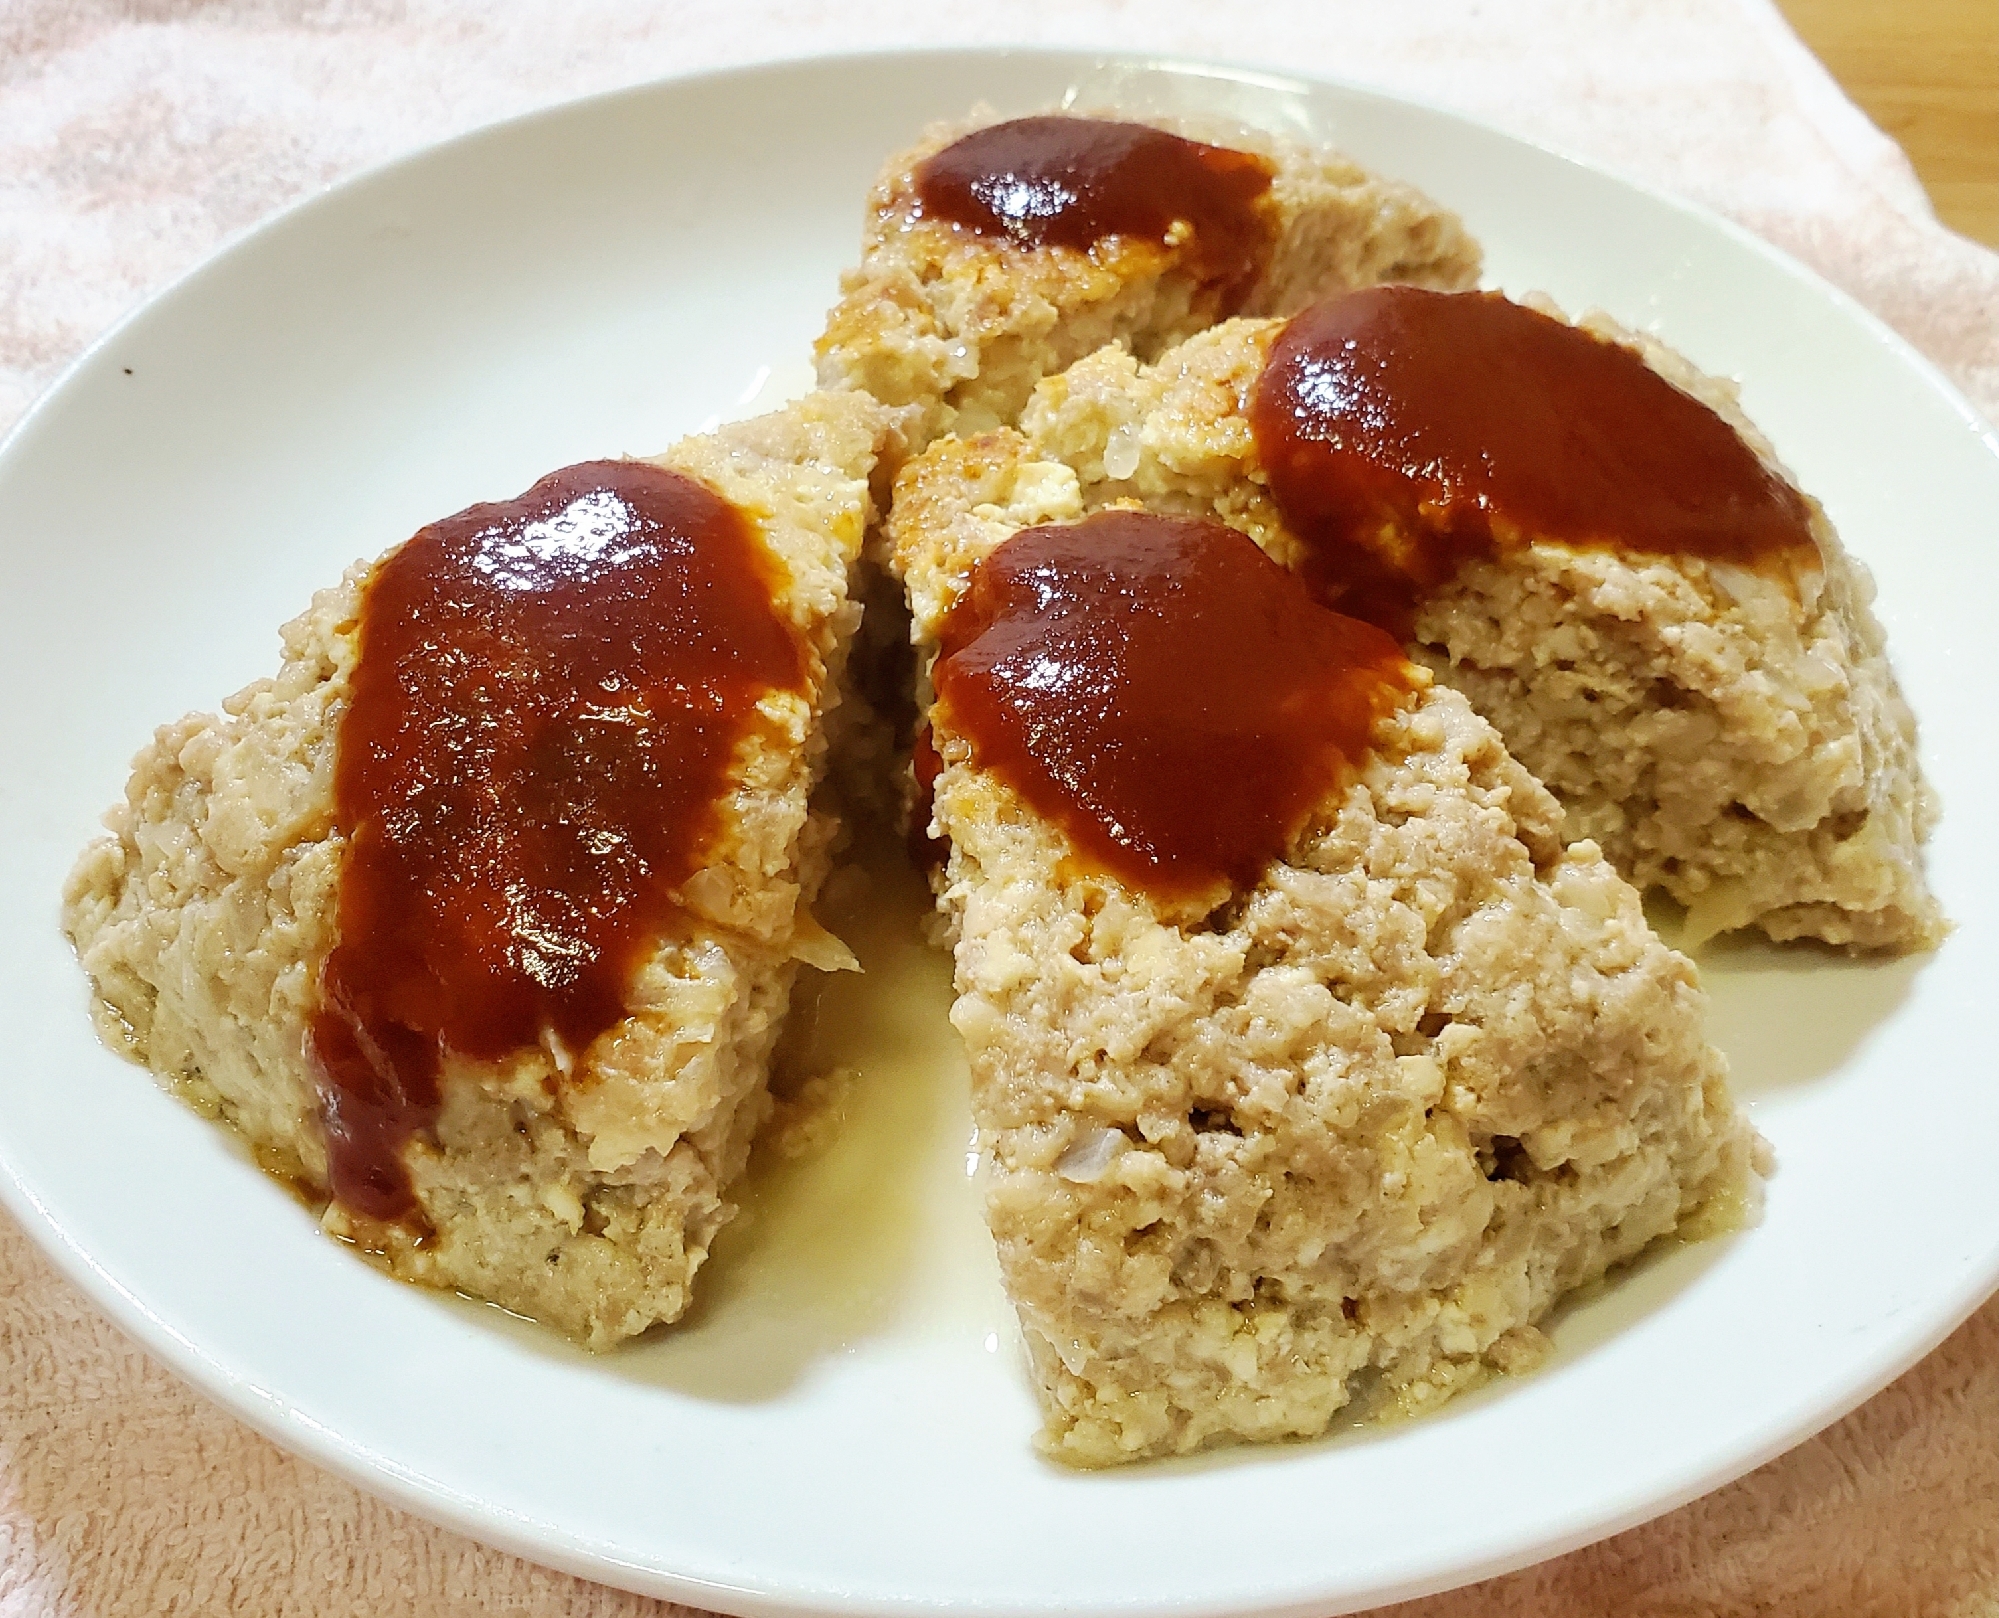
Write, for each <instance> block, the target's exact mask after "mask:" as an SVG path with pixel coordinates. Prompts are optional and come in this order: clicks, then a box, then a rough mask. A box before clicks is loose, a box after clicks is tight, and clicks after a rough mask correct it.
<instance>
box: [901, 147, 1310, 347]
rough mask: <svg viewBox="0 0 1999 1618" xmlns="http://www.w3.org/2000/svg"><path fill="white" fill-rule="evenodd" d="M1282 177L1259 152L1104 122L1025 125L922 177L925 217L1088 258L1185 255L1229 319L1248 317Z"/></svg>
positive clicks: (946, 158) (925, 170)
mask: <svg viewBox="0 0 1999 1618" xmlns="http://www.w3.org/2000/svg"><path fill="white" fill-rule="evenodd" d="M1272 173H1273V170H1272V168H1271V165H1270V163H1269V162H1268V160H1266V159H1264V158H1261V157H1258V156H1257V155H1256V154H1255V153H1253V152H1238V151H1234V150H1232V149H1230V148H1228V147H1225V146H1209V145H1206V144H1204V143H1202V142H1200V141H1192V140H1186V139H1183V138H1182V137H1181V136H1179V135H1170V134H1168V133H1167V132H1166V131H1165V130H1163V129H1152V128H1149V127H1148V126H1146V125H1144V124H1127V123H1116V122H1112V121H1110V120H1108V119H1102V118H1060V117H1039V118H1016V119H1014V120H1013V121H1012V122H1010V123H1003V124H993V125H991V126H989V127H988V128H985V129H980V130H975V131H973V132H972V133H971V134H969V135H966V136H964V137H963V138H962V139H960V140H957V141H954V142H953V143H952V144H951V145H949V146H947V147H945V148H944V149H943V150H942V151H940V152H938V153H936V154H935V155H934V156H931V157H929V158H926V159H925V160H924V161H923V162H922V163H921V164H919V165H918V166H917V170H916V193H915V201H916V210H917V212H918V213H919V214H920V215H921V216H922V217H923V218H926V219H942V220H946V221H949V222H950V223H952V224H954V225H958V226H960V227H962V228H963V229H966V230H969V231H971V232H973V233H974V234H976V235H980V236H992V237H1004V238H1006V239H1008V240H1010V241H1013V242H1015V243H1017V244H1019V245H1020V246H1022V247H1069V248H1074V249H1076V250H1078V251H1080V252H1087V251H1089V250H1090V249H1091V248H1092V247H1094V246H1096V245H1097V244H1098V243H1099V242H1102V241H1106V240H1108V239H1109V238H1111V237H1120V238H1123V239H1126V240H1130V241H1141V242H1150V243H1153V244H1155V245H1158V246H1161V247H1173V248H1176V249H1178V250H1179V251H1180V253H1181V254H1182V256H1183V261H1184V262H1186V263H1187V264H1188V265H1190V266H1191V268H1192V269H1193V272H1194V274H1195V275H1196V276H1197V277H1198V278H1199V279H1200V280H1201V281H1203V282H1206V283H1209V284H1212V285H1214V286H1217V287H1218V288H1219V289H1220V291H1221V296H1222V301H1223V305H1224V307H1225V309H1226V310H1227V311H1228V312H1230V313H1233V312H1234V310H1235V309H1236V308H1238V307H1240V304H1241V301H1242V299H1243V297H1244V296H1245V295H1247V293H1248V291H1249V288H1250V286H1251V284H1252V283H1253V282H1254V281H1255V280H1256V277H1257V275H1258V274H1259V273H1260V272H1261V271H1262V268H1263V265H1264V263H1265V261H1266V260H1267V259H1268V257H1269V254H1270V248H1271V243H1272V240H1273V218H1272V213H1271V210H1270V208H1269V206H1268V205H1267V202H1266V198H1267V196H1268V194H1269V191H1270V184H1271V178H1272Z"/></svg>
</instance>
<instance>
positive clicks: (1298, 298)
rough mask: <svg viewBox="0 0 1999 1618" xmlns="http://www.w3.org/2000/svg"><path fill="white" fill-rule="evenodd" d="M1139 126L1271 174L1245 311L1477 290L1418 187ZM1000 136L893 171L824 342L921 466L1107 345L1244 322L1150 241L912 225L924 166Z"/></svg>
mask: <svg viewBox="0 0 1999 1618" xmlns="http://www.w3.org/2000/svg"><path fill="white" fill-rule="evenodd" d="M1144 121H1145V122H1149V123H1154V124H1156V125H1157V126H1158V127H1160V128H1166V129H1170V130H1172V131H1174V132H1176V133H1179V134H1183V135H1185V136H1187V137H1189V138H1192V139H1197V140H1203V141H1206V142H1208V143H1209V144H1214V145H1226V146H1230V147H1234V148H1236V149H1238V150H1243V151H1251V152H1255V153H1258V154H1260V155H1262V156H1264V157H1266V158H1268V159H1269V160H1270V161H1271V162H1272V163H1273V164H1274V165H1275V170H1276V173H1275V179H1274V181H1273V184H1272V187H1271V192H1270V200H1271V203H1272V206H1273V207H1274V210H1275V215H1276V240H1275V245H1274V248H1273V250H1272V252H1271V255H1270V258H1269V261H1268V264H1267V266H1266V267H1265V269H1264V271H1263V274H1262V275H1261V276H1260V277H1259V279H1258V280H1257V282H1256V283H1255V285H1254V286H1253V287H1252V288H1251V289H1250V291H1249V294H1248V298H1247V301H1246V302H1245V303H1244V304H1243V306H1242V309H1241V311H1240V312H1243V313H1248V314H1258V315H1276V314H1286V313H1290V312H1291V311H1294V310H1296V309H1300V308H1302V307H1303V306H1304V305H1306V304H1307V303H1310V302H1311V301H1312V300H1313V299H1315V298H1319V297H1325V296H1327V295H1329V294H1331V293H1334V292H1338V291H1342V290H1344V289H1346V288H1349V287H1358V286H1369V285H1373V284H1375V283H1377V282H1382V281H1404V282H1410V283H1414V284H1416V285H1419V286H1428V287H1439V288H1457V287H1465V286H1470V285H1472V284H1473V283H1475V282H1476V281H1477V279H1478V271H1479V249H1478V245H1477V243H1476V242H1474V241H1473V240H1472V239H1471V237H1470V236H1469V235H1468V234H1467V233H1466V231H1465V229H1464V227H1463V226H1462V225H1461V224H1460V223H1459V222H1458V220H1457V218H1456V217H1455V216H1454V215H1452V214H1450V213H1448V212H1446V211H1444V210H1443V209H1441V208H1439V207H1438V206H1437V205H1436V204H1435V203H1433V202H1431V201H1430V200H1429V199H1428V198H1426V197H1424V196H1423V195H1422V194H1421V193H1420V192H1418V191H1416V190H1414V189H1413V188H1412V187H1409V186H1406V185H1402V184H1399V183H1397V182H1395V181H1392V180H1384V179H1379V178H1377V177H1375V176H1373V175H1370V174H1368V173H1367V172H1365V171H1364V170H1362V169H1361V168H1359V167H1357V166H1356V165H1355V164H1353V163H1352V162H1350V161H1349V160H1348V159H1346V158H1344V157H1342V156H1340V155H1339V154H1338V153H1336V152H1330V151H1326V150H1322V149H1315V148H1310V147H1305V146H1300V145H1297V144H1295V143H1292V142H1288V141H1283V140H1279V139H1276V138H1274V137H1272V136H1269V135H1266V134H1263V133H1261V132H1258V131H1253V130H1249V129H1246V128H1244V127H1242V126H1239V125H1227V126H1216V125H1212V124H1209V123H1199V122H1186V121H1181V122H1176V121H1173V120H1166V119H1147V120H1144ZM989 122H991V120H990V119H980V120H974V121H971V122H967V123H961V124H952V125H942V126H939V127H937V128H934V129H932V130H930V131H928V132H927V133H926V134H925V136H924V138H923V139H922V141H920V142H919V143H918V144H917V145H916V146H914V147H912V148H911V149H910V150H908V151H906V152H903V153H900V154H898V155H897V156H895V157H893V158H891V159H890V160H889V162H888V163H887V164H886V166H885V167H884V168H883V170H882V173H881V176H880V178H879V179H877V181H876V182H875V186H874V189H873V190H872V191H871V192H870V193H869V196H868V203H867V222H866V227H865V235H864V238H863V242H862V252H861V262H860V264H859V265H858V266H857V267H855V268H854V269H852V270H850V271H849V272H847V274H846V275H845V276H844V277H842V280H841V288H840V290H841V298H840V301H839V303H838V304H836V305H835V306H834V308H833V310H832V312H831V314H830V315H829V316H828V318H827V323H826V329H825V331H824V333H823V334H822V335H821V337H820V338H819V343H818V362H819V380H820V383H821V385H822V386H825V387H843V388H860V389H864V390H865V391H867V392H868V393H871V394H872V395H874V397H875V398H877V399H879V400H880V401H881V402H882V403H883V404H885V405H890V406H897V407H913V409H912V410H911V413H910V416H909V417H908V418H906V425H905V426H904V428H903V431H904V433H905V434H906V438H907V444H906V448H907V449H908V451H910V452H912V453H913V452H914V451H916V450H920V449H921V448H922V447H923V446H924V445H925V444H927V443H928V442H929V441H930V440H931V439H932V438H934V437H936V436H938V435H939V434H941V433H945V432H956V433H958V434H960V435H969V434H972V433H976V432H981V431H984V430H985V429H987V428H990V427H994V426H999V425H1010V424H1011V423H1012V422H1013V421H1014V419H1015V418H1016V417H1017V416H1018V415H1019V413H1020V409H1021V406H1022V405H1024V404H1025V403H1026V402H1027V399H1028V395H1029V394H1030V393H1031V392H1032V391H1033V388H1034V385H1035V383H1036V382H1038V381H1039V380H1040V379H1041V378H1042V377H1044V376H1047V375H1050V374H1052V373H1053V372H1056V371H1059V370H1061V369H1062V368H1063V367H1064V366H1066V365H1068V364H1070V363H1071V362H1072V361H1074V360H1077V359H1080V358H1081V357H1082V356H1083V355H1085V354H1089V353H1091V352H1093V351H1094V350H1096V349H1098V348H1100V347H1102V346H1103V345H1104V344H1106V343H1111V342H1119V343H1123V344H1125V345H1126V346H1127V347H1129V348H1131V349H1132V350H1133V351H1135V352H1136V353H1138V354H1141V355H1144V356H1147V357H1150V356H1152V355H1154V354H1156V353H1157V352H1158V351H1159V350H1160V349H1162V348H1164V347H1166V346H1167V345H1168V344H1170V343H1174V342H1177V341H1179V340H1180V339H1181V338H1183V337H1187V336H1190V335H1192V334H1193V333H1195V332H1197V331H1200V330H1202V329H1203V328H1204V327H1206V326H1208V325H1210V324H1212V323H1213V322H1214V321H1215V320H1216V319H1217V318H1219V317H1220V316H1222V315H1224V314H1231V313H1236V312H1238V311H1236V310H1229V309H1222V308H1219V307H1218V306H1217V304H1216V301H1215V296H1214V292H1213V289H1212V288H1210V287H1205V286H1204V285H1203V284H1202V283H1201V282H1200V280H1199V279H1197V278H1196V277H1195V276H1193V275H1191V274H1190V273H1188V270H1187V268H1186V266H1185V265H1184V263H1183V262H1182V255H1180V254H1178V253H1177V252H1173V251H1167V250H1163V249H1162V248H1161V247H1160V246H1159V245H1158V244H1156V243H1148V242H1141V241H1124V240H1116V241H1112V242H1107V243H1101V244H1099V246H1098V247H1097V248H1096V249H1095V250H1093V251H1091V252H1082V251H1078V250H1076V249H1072V248H1063V247H1044V248H1026V247H1021V246H1018V245H1016V244H1014V243H1013V242H1011V241H995V240H993V239H991V238H988V237H983V236H977V235H970V234H967V233H964V232H962V231H959V230H955V229H954V228H953V227H952V226H951V225H950V224H949V223H946V222H941V221H938V220H934V219H926V218H921V217H917V216H916V215H915V210H914V208H913V204H912V197H913V194H914V188H915V170H916V168H917V166H918V165H919V164H920V163H921V162H922V161H923V160H924V159H925V158H927V157H929V156H931V155H932V154H933V153H935V152H938V151H940V150H942V149H943V148H944V147H946V146H948V145H949V144H950V143H951V142H952V141H954V140H956V139H957V138H958V137H960V136H961V135H964V134H967V133H969V132H970V131H971V130H973V129H976V128H978V127H980V126H981V125H982V124H985V123H989Z"/></svg>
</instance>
